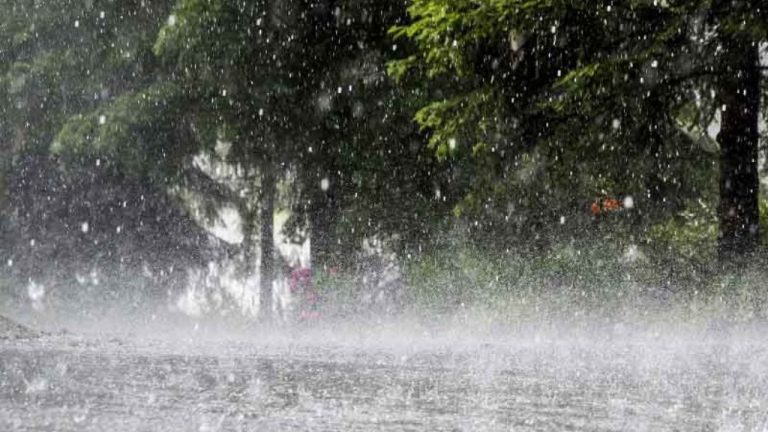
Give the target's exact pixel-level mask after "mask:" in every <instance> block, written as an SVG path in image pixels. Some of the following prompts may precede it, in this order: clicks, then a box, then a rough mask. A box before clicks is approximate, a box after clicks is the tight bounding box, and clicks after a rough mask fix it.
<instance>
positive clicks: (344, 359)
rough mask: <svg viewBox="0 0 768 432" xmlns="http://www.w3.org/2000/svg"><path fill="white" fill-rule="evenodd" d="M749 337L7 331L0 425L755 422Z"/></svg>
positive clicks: (765, 371)
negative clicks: (17, 335)
mask: <svg viewBox="0 0 768 432" xmlns="http://www.w3.org/2000/svg"><path fill="white" fill-rule="evenodd" d="M761 334H764V333H760V332H758V331H755V332H745V333H744V334H738V333H737V334H729V335H727V336H718V337H710V336H708V335H704V334H699V335H695V334H694V335H691V334H688V335H685V336H679V337H674V336H669V335H666V336H663V337H662V336H660V335H658V334H654V333H643V334H623V335H622V334H619V335H616V334H614V335H612V336H610V337H603V336H601V335H600V334H589V333H585V334H582V335H581V336H574V335H573V334H572V335H569V336H563V335H558V334H555V333H549V334H548V335H543V334H522V335H517V336H514V335H507V336H498V335H495V336H493V337H487V336H486V337H484V338H472V337H471V336H467V335H466V334H463V335H462V336H455V335H454V336H450V335H447V336H446V335H442V336H441V335H425V334H418V335H417V336H413V335H410V336H407V337H405V336H403V337H399V336H398V335H397V332H396V331H393V332H390V333H388V334H377V333H369V334H366V335H365V336H361V335H360V334H358V335H355V336H350V335H342V336H340V335H335V334H334V332H333V330H327V331H323V332H320V331H318V332H317V333H316V334H315V335H310V336H307V334H306V333H303V334H302V337H293V336H292V335H291V334H290V332H288V333H285V334H282V335H280V336H274V337H270V338H269V339H268V340H266V339H265V340H259V338H254V339H253V340H242V339H240V340H237V339H230V340H222V339H220V338H219V339H218V340H217V338H215V337H210V335H208V337H207V338H205V340H204V341H203V340H200V339H198V338H195V337H194V336H189V337H187V338H184V337H182V338H166V339H165V340H152V339H151V338H147V337H136V336H134V337H129V336H126V337H114V336H105V335H101V336H73V335H46V336H43V337H41V338H38V339H31V340H21V339H20V340H14V339H9V340H2V341H0V430H9V431H10V430H17V431H26V430H30V431H32V430H34V431H48V430H50V431H107V430H109V431H187V430H188V431H217V430H233V431H238V430H244V431H246V430H247V431H253V430H265V431H266V430H328V431H338V430H393V431H394V430H397V431H399V430H445V431H463V430H466V431H479V430H499V431H508V430H515V431H547V430H552V431H555V430H557V431H560V430H585V431H611V430H613V431H627V430H630V431H665V430H669V431H708V430H711V431H741V430H743V431H761V430H768V351H767V350H766V349H767V348H768V339H765V338H763V337H762V336H761ZM477 339H482V340H477Z"/></svg>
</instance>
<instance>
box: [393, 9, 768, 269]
mask: <svg viewBox="0 0 768 432" xmlns="http://www.w3.org/2000/svg"><path fill="white" fill-rule="evenodd" d="M409 12H410V15H411V18H412V22H411V23H409V24H408V25H405V26H402V27H396V28H394V29H393V33H394V35H395V36H398V37H401V38H407V39H408V40H409V41H411V42H412V43H413V44H414V45H415V46H416V47H417V53H416V54H414V55H412V56H409V57H407V58H405V59H401V60H400V61H398V62H394V63H392V64H391V71H392V73H394V74H395V75H396V76H400V77H403V76H407V74H409V73H418V74H420V75H421V76H423V77H425V78H426V79H428V80H429V81H430V82H432V83H433V85H434V86H437V87H440V88H441V93H440V95H439V96H438V97H436V98H435V97H433V98H432V100H431V101H430V102H429V103H427V104H425V105H424V107H423V108H422V109H421V110H420V111H419V113H418V114H417V116H416V118H417V120H418V122H419V123H420V124H421V125H422V126H423V127H425V128H428V129H429V130H430V131H431V133H432V135H431V144H432V146H433V147H434V148H435V149H436V151H437V152H438V154H440V155H449V154H454V153H457V152H460V151H464V150H463V149H469V151H471V152H472V154H473V156H474V157H475V160H476V163H477V164H479V165H480V166H485V167H490V168H491V169H487V170H485V172H488V173H491V174H492V175H491V177H490V179H489V180H487V181H486V180H485V178H486V176H484V175H482V174H480V175H477V176H474V180H473V181H474V183H475V186H476V187H475V188H474V192H473V194H477V193H478V192H481V196H482V198H489V194H488V193H487V191H488V190H491V191H492V190H493V189H491V188H488V187H484V186H487V185H488V184H494V183H495V184H498V183H499V182H498V180H499V179H506V178H508V177H509V176H510V172H511V173H513V174H511V175H512V176H514V175H515V174H514V173H519V172H520V170H519V169H518V168H519V167H521V166H523V167H525V161H529V160H531V158H532V157H533V156H536V157H539V158H540V160H543V161H544V162H542V163H541V164H540V165H538V168H543V167H546V168H545V170H546V172H548V174H547V175H553V173H554V172H555V168H556V167H557V166H560V167H562V168H563V169H561V170H560V172H563V171H565V172H566V173H567V174H568V176H569V177H570V178H569V179H565V181H562V180H561V181H558V182H551V183H549V184H553V185H558V184H559V185H564V184H567V182H569V181H570V182H571V183H572V184H579V183H583V182H582V181H581V180H580V178H585V177H586V178H587V180H588V181H587V185H589V184H591V185H592V186H591V187H595V186H597V187H599V186H600V184H601V183H603V184H604V183H605V182H606V181H607V180H612V183H614V184H616V182H617V181H618V184H622V183H623V187H624V188H626V189H624V190H628V191H632V190H637V189H635V188H636V187H637V183H635V185H632V184H631V183H632V182H627V180H628V179H629V180H632V179H639V180H640V182H641V183H642V184H643V186H644V187H643V189H644V190H645V191H646V193H644V194H643V195H646V194H647V195H648V196H649V197H650V198H652V199H656V200H661V201H663V200H664V199H665V198H669V197H670V195H671V194H670V192H675V191H676V190H677V191H679V190H680V187H682V185H683V184H684V183H686V182H687V181H688V180H689V179H687V178H685V177H683V176H680V175H679V174H680V171H677V175H676V176H674V177H671V178H670V177H669V176H668V175H666V174H665V172H664V171H665V170H666V171H668V170H669V167H670V166H671V165H672V164H674V163H676V162H675V161H676V160H680V159H681V156H682V155H686V154H687V155H689V156H693V157H698V158H701V157H702V155H703V157H704V162H706V159H707V157H706V155H705V154H704V152H703V151H702V148H701V145H700V144H701V143H706V142H707V140H706V137H704V136H703V133H701V131H702V130H706V128H707V127H708V126H709V125H710V123H711V122H712V121H713V119H714V118H715V117H716V116H719V117H720V119H721V131H720V133H719V135H718V139H717V141H718V144H719V149H718V152H719V166H720V171H721V175H720V178H721V180H720V192H719V203H720V204H719V209H720V210H719V225H720V236H719V239H720V240H719V250H720V252H721V255H723V256H727V255H731V254H734V253H736V254H740V253H744V252H749V251H751V250H753V249H754V246H755V244H756V242H757V238H758V231H759V229H758V214H757V211H758V210H757V200H758V179H757V144H758V135H757V121H758V117H757V116H758V112H759V102H760V88H761V82H760V70H759V68H760V65H759V55H758V51H759V47H760V46H761V44H764V43H765V41H766V32H767V31H768V26H766V22H768V20H767V19H766V14H768V11H767V10H766V8H765V5H763V4H762V2H759V1H722V2H721V1H715V2H710V1H696V0H691V1H642V0H638V1H628V2H615V1H599V2H593V1H589V2H587V1H579V2H571V1H562V2H561V1H555V2H552V1H518V0H483V1H472V2H469V1H463V0H415V1H413V2H412V3H411V6H410V9H409ZM441 84H442V85H441ZM695 131H699V132H698V133H694V132H695ZM692 136H693V137H695V138H696V139H691V137H692ZM696 144H699V145H698V147H699V148H698V149H697V148H695V147H696ZM692 149H693V151H692ZM585 160H593V161H595V162H597V163H599V164H602V165H603V167H602V168H597V169H596V168H594V167H593V168H590V169H589V171H591V172H595V171H598V172H599V173H600V175H598V176H597V177H595V176H594V175H591V174H590V175H589V176H579V173H578V171H579V170H583V168H584V166H585V165H584V164H583V162H584V161H585ZM648 161H650V163H649V162H648ZM528 165H530V164H528ZM684 165H687V163H685V164H684ZM705 165H706V164H703V166H705ZM673 172H674V171H673ZM518 177H519V174H518ZM669 186H674V187H673V188H671V189H670V187H669ZM503 190H504V189H503ZM546 192H549V191H546ZM693 192H696V191H695V190H694V191H693ZM473 196H475V195H473ZM490 198H493V195H491V196H490ZM479 202H483V201H482V199H481V200H480V201H479ZM475 203H477V200H476V202H475ZM656 208H658V207H656Z"/></svg>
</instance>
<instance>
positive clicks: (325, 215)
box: [309, 177, 337, 272]
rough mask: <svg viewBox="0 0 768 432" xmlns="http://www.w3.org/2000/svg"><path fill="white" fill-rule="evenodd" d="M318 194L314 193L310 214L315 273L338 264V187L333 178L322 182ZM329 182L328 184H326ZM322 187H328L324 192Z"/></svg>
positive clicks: (311, 253) (312, 262)
mask: <svg viewBox="0 0 768 432" xmlns="http://www.w3.org/2000/svg"><path fill="white" fill-rule="evenodd" d="M321 182H322V183H321V184H320V185H317V186H315V187H317V188H318V192H316V193H314V194H313V196H314V198H313V201H314V202H313V203H312V206H311V207H310V210H311V211H310V214H309V227H310V234H309V241H310V262H311V267H312V269H313V270H314V271H315V272H318V271H323V270H325V269H327V268H329V267H331V266H333V265H335V264H336V262H335V261H336V260H335V254H334V251H335V250H336V243H337V239H336V233H335V222H336V213H337V203H336V194H335V191H334V188H335V187H336V186H337V184H336V182H335V181H334V180H333V179H332V178H330V177H329V178H327V179H325V180H322V181H321ZM325 182H327V184H324V183H325ZM322 186H327V188H326V190H322Z"/></svg>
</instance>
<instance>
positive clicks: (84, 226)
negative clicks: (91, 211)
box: [80, 222, 91, 234]
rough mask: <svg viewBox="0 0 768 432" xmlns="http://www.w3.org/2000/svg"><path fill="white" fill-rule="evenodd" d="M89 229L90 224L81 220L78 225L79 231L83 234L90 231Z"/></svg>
mask: <svg viewBox="0 0 768 432" xmlns="http://www.w3.org/2000/svg"><path fill="white" fill-rule="evenodd" d="M90 229H91V227H90V225H88V222H83V223H82V224H81V225H80V231H82V232H83V233H84V234H85V233H88V231H90Z"/></svg>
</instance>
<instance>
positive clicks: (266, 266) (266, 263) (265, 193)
mask: <svg viewBox="0 0 768 432" xmlns="http://www.w3.org/2000/svg"><path fill="white" fill-rule="evenodd" d="M276 187H277V180H276V178H275V173H274V171H273V168H272V167H271V166H269V164H264V167H263V169H262V173H261V197H260V199H259V206H260V212H261V215H260V218H259V222H260V223H261V235H260V236H259V241H260V242H261V247H260V249H261V268H260V269H259V276H260V277H259V280H260V287H259V300H260V307H259V309H260V310H259V316H260V317H261V320H262V321H271V319H272V281H273V279H274V267H275V240H274V234H273V232H274V214H275V190H276Z"/></svg>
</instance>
